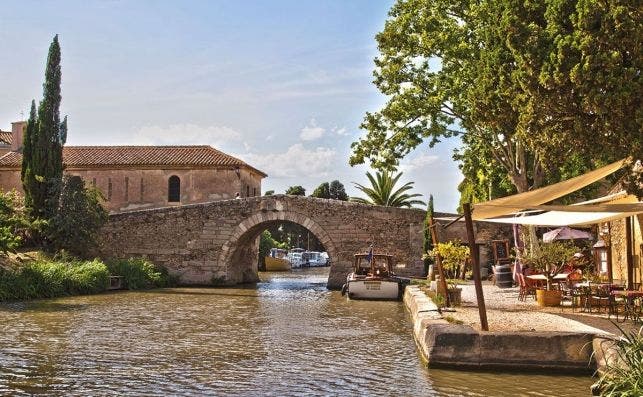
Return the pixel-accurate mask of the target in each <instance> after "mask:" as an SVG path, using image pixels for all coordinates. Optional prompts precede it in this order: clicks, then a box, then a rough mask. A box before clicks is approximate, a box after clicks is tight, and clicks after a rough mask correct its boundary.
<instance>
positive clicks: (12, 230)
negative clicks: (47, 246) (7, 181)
mask: <svg viewBox="0 0 643 397" xmlns="http://www.w3.org/2000/svg"><path fill="white" fill-rule="evenodd" d="M32 226H34V225H32V223H31V222H30V221H29V219H28V217H27V212H26V210H25V206H24V200H23V199H22V197H21V196H20V195H19V194H18V193H16V191H15V190H13V191H11V192H6V193H5V192H2V191H0V253H4V254H6V253H7V252H14V251H15V250H16V248H18V247H19V246H20V244H21V243H22V242H23V241H24V239H25V237H28V235H29V234H30V229H31V227H32Z"/></svg>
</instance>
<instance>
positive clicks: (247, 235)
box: [217, 211, 339, 282]
mask: <svg viewBox="0 0 643 397" xmlns="http://www.w3.org/2000/svg"><path fill="white" fill-rule="evenodd" d="M273 222H292V223H296V224H298V225H301V226H303V227H305V228H306V229H308V230H309V231H310V232H311V233H312V234H314V235H315V236H316V237H317V239H319V241H320V242H321V243H322V245H323V246H324V248H326V252H328V255H329V257H330V258H331V259H332V260H337V258H338V257H339V251H338V250H337V248H336V247H335V244H334V242H333V240H332V239H331V237H330V234H329V233H328V232H327V231H326V230H324V228H322V227H321V226H320V225H319V224H318V223H317V222H316V221H315V220H313V219H311V218H310V217H309V216H307V215H305V214H301V213H297V212H292V211H261V212H258V213H256V214H254V215H252V216H249V217H247V218H246V219H244V220H243V221H242V222H241V223H240V224H239V225H238V226H237V227H236V228H235V230H234V231H233V232H232V235H231V236H230V238H229V239H228V240H227V241H226V242H225V243H224V244H223V246H222V247H221V251H220V253H219V255H218V258H217V268H219V269H225V273H226V278H227V279H228V280H226V281H228V282H230V281H232V282H251V281H256V280H253V279H252V278H253V277H254V278H255V279H256V276H257V275H256V270H252V273H253V274H248V270H249V269H247V267H248V266H245V267H244V266H243V265H242V266H241V269H239V268H237V269H233V268H231V267H230V266H231V264H232V262H233V259H234V257H235V253H237V254H238V251H239V250H243V249H244V248H245V246H247V245H248V244H249V241H248V240H249V239H252V240H254V238H256V237H257V236H258V234H259V233H260V231H261V230H262V229H264V228H265V227H266V226H267V224H269V223H273ZM252 259H253V261H254V260H255V259H256V258H254V257H253V258H252ZM233 266H234V265H233ZM237 270H240V271H241V274H236V275H235V273H236V271H237Z"/></svg>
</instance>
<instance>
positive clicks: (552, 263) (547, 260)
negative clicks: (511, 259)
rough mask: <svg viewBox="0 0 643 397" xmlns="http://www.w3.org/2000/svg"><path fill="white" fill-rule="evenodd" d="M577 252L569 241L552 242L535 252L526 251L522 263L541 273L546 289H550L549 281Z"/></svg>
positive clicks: (540, 246)
mask: <svg viewBox="0 0 643 397" xmlns="http://www.w3.org/2000/svg"><path fill="white" fill-rule="evenodd" d="M576 251H578V248H577V247H576V246H575V245H574V244H573V243H572V242H570V241H553V242H551V243H545V244H540V245H539V248H538V250H537V252H534V251H533V250H531V251H528V252H527V253H526V255H525V256H524V257H523V263H524V264H525V265H528V266H529V267H531V268H533V269H535V270H537V271H539V272H542V273H543V274H544V275H545V276H546V277H547V289H550V287H551V280H552V278H553V277H554V275H555V274H556V273H558V270H559V268H560V266H561V265H563V264H565V263H566V262H567V261H568V260H569V259H571V258H572V257H573V256H574V254H575V253H576Z"/></svg>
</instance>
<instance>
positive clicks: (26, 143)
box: [20, 100, 38, 208]
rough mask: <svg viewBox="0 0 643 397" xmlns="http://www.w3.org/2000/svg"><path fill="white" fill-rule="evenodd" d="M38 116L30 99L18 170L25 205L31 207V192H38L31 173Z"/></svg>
mask: <svg viewBox="0 0 643 397" xmlns="http://www.w3.org/2000/svg"><path fill="white" fill-rule="evenodd" d="M37 123H38V116H37V111H36V101H35V100H32V101H31V110H30V112H29V120H28V121H27V128H25V131H24V136H23V139H22V170H21V172H20V180H21V181H22V188H23V190H24V192H25V206H26V207H27V208H32V206H33V204H32V203H33V199H32V198H31V195H32V193H36V194H37V193H38V192H37V190H36V187H35V186H36V179H35V176H34V173H33V170H32V168H33V166H32V163H33V139H34V136H35V135H36V132H37V131H38V124H37Z"/></svg>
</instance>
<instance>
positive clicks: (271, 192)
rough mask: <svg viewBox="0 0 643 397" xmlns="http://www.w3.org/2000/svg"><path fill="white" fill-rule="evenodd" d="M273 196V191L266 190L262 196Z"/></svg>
mask: <svg viewBox="0 0 643 397" xmlns="http://www.w3.org/2000/svg"><path fill="white" fill-rule="evenodd" d="M273 194H275V191H274V190H267V191H266V192H265V193H264V194H263V195H264V196H272V195H273Z"/></svg>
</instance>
